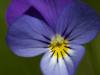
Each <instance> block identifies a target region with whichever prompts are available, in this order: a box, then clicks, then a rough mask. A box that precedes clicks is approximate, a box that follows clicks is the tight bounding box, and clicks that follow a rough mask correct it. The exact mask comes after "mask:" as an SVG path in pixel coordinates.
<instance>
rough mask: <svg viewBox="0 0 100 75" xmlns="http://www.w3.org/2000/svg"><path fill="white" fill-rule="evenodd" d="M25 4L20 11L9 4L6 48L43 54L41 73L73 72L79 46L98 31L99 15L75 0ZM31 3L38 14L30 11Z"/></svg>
mask: <svg viewBox="0 0 100 75" xmlns="http://www.w3.org/2000/svg"><path fill="white" fill-rule="evenodd" d="M14 1H15V0H14ZM21 1H22V0H21ZM15 3H16V2H15ZM28 3H29V5H26V6H25V8H23V7H22V8H21V7H20V8H21V9H23V10H22V11H21V10H20V11H19V9H17V8H16V9H12V7H9V10H8V13H7V21H8V23H9V24H10V26H9V28H8V34H7V43H8V45H9V47H10V48H11V50H12V51H13V52H14V53H15V54H16V55H18V56H22V57H34V56H37V55H40V54H44V56H43V58H42V60H41V64H40V66H41V70H42V72H43V75H74V73H75V70H76V68H77V65H78V64H79V62H80V60H81V58H82V57H83V55H84V52H85V49H84V47H83V45H84V44H85V43H88V42H90V41H91V40H92V39H94V38H95V37H96V35H97V33H98V31H99V27H100V25H99V24H100V18H99V16H98V15H97V14H96V12H95V11H93V10H91V9H90V8H89V7H88V6H87V5H85V4H84V3H82V2H79V1H76V2H75V1H68V0H49V1H48V0H29V1H28ZM23 4H24V3H23ZM23 4H22V5H23ZM14 5H15V4H14ZM16 5H17V4H16ZM61 5H62V6H61ZM11 6H13V5H11ZM33 6H34V8H35V9H36V10H38V11H39V13H37V12H36V13H34V12H35V10H34V8H33ZM17 7H18V6H17ZM30 7H31V8H30ZM26 8H27V10H26ZM11 11H13V14H10V12H11ZM15 11H16V12H18V14H17V13H16V12H15ZM40 15H41V17H40Z"/></svg>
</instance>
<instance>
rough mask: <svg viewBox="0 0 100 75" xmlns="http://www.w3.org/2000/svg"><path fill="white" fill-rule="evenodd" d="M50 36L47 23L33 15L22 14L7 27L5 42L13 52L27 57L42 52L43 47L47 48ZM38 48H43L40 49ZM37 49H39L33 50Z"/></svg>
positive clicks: (50, 31) (51, 34) (51, 33)
mask: <svg viewBox="0 0 100 75" xmlns="http://www.w3.org/2000/svg"><path fill="white" fill-rule="evenodd" d="M52 37H53V32H52V30H50V28H49V27H48V25H46V24H45V23H44V22H42V21H41V20H38V19H36V18H34V17H30V16H27V15H24V16H22V17H20V18H18V19H17V20H16V21H15V22H14V23H13V24H12V25H11V26H10V27H9V29H8V34H7V42H8V45H9V47H10V48H11V49H12V51H13V52H14V53H15V54H17V55H19V56H24V57H25V55H26V57H28V56H32V54H33V53H34V54H33V56H34V55H36V54H37V53H39V54H40V53H42V52H44V51H45V49H44V48H48V44H49V43H50V39H51V38H52ZM40 48H43V49H44V50H43V51H40ZM37 49H39V50H38V51H35V50H37ZM32 50H33V51H32ZM28 51H29V52H28ZM39 51H40V52H39ZM31 52H32V53H31ZM35 52H36V53H35ZM27 53H28V54H27ZM29 54H30V55H29Z"/></svg>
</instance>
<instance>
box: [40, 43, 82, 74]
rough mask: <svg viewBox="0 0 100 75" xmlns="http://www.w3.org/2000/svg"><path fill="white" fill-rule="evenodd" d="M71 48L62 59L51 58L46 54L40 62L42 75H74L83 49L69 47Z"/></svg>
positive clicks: (50, 55)
mask: <svg viewBox="0 0 100 75" xmlns="http://www.w3.org/2000/svg"><path fill="white" fill-rule="evenodd" d="M69 47H70V48H71V49H70V50H69V51H68V55H66V56H65V57H64V58H58V61H57V58H56V57H54V56H52V53H51V52H47V53H46V54H45V55H44V57H43V58H42V61H41V69H42V72H43V74H44V75H74V72H75V71H76V68H77V66H78V64H79V62H80V60H81V59H82V57H83V54H84V48H83V47H82V46H80V45H72V44H71V45H69Z"/></svg>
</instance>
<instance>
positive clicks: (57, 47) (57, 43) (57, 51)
mask: <svg viewBox="0 0 100 75" xmlns="http://www.w3.org/2000/svg"><path fill="white" fill-rule="evenodd" d="M67 45H68V41H67V40H65V39H64V38H63V37H61V36H60V35H58V34H57V35H56V36H55V37H54V38H53V39H52V40H51V43H50V45H49V48H50V50H51V51H52V52H53V56H55V57H57V58H62V57H64V56H65V55H66V53H67V51H68V50H69V48H68V47H67Z"/></svg>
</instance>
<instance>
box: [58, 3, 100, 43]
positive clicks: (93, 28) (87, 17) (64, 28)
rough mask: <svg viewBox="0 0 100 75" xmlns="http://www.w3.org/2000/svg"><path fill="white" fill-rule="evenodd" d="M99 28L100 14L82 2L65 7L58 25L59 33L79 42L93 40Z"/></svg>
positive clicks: (74, 41)
mask: <svg viewBox="0 0 100 75" xmlns="http://www.w3.org/2000/svg"><path fill="white" fill-rule="evenodd" d="M99 30H100V16H98V15H97V14H96V12H95V11H94V10H92V9H90V8H89V7H88V6H87V5H85V4H84V3H80V2H78V3H73V4H72V5H70V6H67V7H66V8H65V9H64V11H63V13H62V15H61V17H60V19H59V20H58V23H57V27H56V31H57V33H59V34H61V35H62V36H64V37H65V38H66V39H68V40H69V41H71V42H73V43H77V44H84V43H87V42H89V41H91V40H92V39H93V38H94V37H95V36H96V34H97V33H98V31H99ZM78 39H79V40H78Z"/></svg>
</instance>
